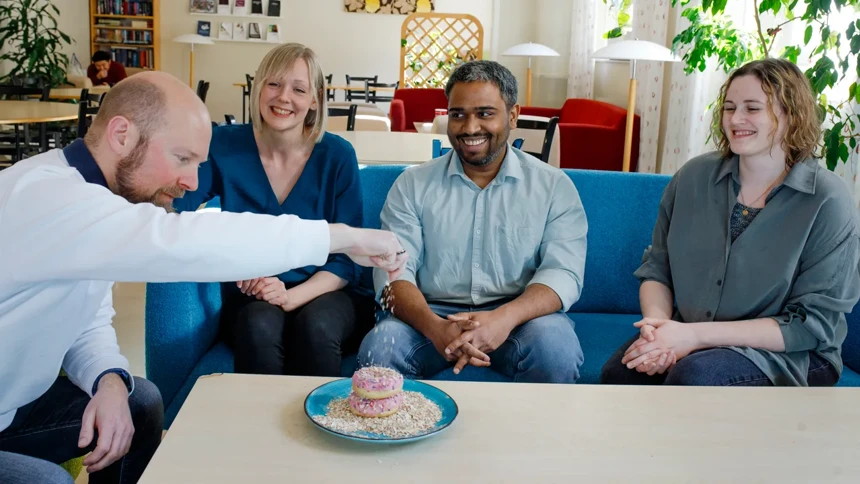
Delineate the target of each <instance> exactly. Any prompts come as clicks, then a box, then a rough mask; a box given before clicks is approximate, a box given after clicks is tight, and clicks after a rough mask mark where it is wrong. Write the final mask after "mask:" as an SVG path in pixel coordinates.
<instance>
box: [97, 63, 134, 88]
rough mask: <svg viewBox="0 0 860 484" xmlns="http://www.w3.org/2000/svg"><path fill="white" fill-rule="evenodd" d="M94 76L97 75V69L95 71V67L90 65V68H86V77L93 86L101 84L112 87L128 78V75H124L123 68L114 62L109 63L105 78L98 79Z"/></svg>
mask: <svg viewBox="0 0 860 484" xmlns="http://www.w3.org/2000/svg"><path fill="white" fill-rule="evenodd" d="M96 74H98V69H96V65H95V64H90V66H89V67H87V77H89V78H90V80H91V81H93V86H98V85H101V84H107V85H110V86H113V85H114V84H116V83H117V82H119V81H121V80H123V79H125V78H126V77H128V74H126V73H125V67H123V65H122V64H120V63H119V62H114V61H111V62H110V67H108V74H107V77H105V78H103V79H99V78H98V77H97V76H96Z"/></svg>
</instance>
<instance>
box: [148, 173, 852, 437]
mask: <svg viewBox="0 0 860 484" xmlns="http://www.w3.org/2000/svg"><path fill="white" fill-rule="evenodd" d="M403 169H404V167H402V166H370V167H366V168H364V169H362V170H361V184H362V192H363V196H364V212H365V219H364V224H365V226H366V227H376V228H378V227H379V225H380V222H379V213H380V211H381V210H382V205H383V203H384V202H385V198H386V196H387V194H388V190H389V188H390V187H391V185H392V184H393V183H394V180H395V179H396V178H397V176H398V175H400V173H401V172H402V171H403ZM565 172H566V173H567V174H568V176H570V178H571V179H572V180H573V182H574V184H575V185H576V187H577V189H578V190H579V194H580V197H581V199H582V203H583V205H584V207H585V212H586V215H587V217H588V225H589V228H588V254H587V258H586V264H585V283H584V289H583V292H582V296H581V298H580V300H579V301H578V302H577V303H576V304H575V305H574V306H573V308H571V310H570V312H569V315H570V318H571V319H572V320H573V321H574V322H575V323H574V325H575V329H576V332H577V334H578V336H579V340H580V342H581V344H582V349H583V351H584V353H585V363H584V364H583V367H582V369H581V376H580V379H579V382H580V383H598V381H599V376H600V369H601V367H602V366H603V364H604V362H605V361H606V360H607V359H608V358H609V356H611V354H612V353H613V352H614V351H615V350H616V349H617V348H618V347H619V346H620V345H621V344H622V343H623V342H624V341H625V340H626V339H628V338H630V337H631V336H632V335H633V334H634V333H635V329H634V328H633V326H632V325H633V323H634V322H635V321H637V320H638V319H639V318H640V315H639V298H638V287H639V284H638V281H637V280H636V279H635V278H634V277H633V271H634V270H636V268H637V267H638V266H639V264H640V263H641V259H642V252H643V250H644V249H645V247H646V246H647V245H648V244H649V243H650V241H651V231H652V229H653V227H654V222H655V220H656V216H657V207H658V205H659V203H660V198H661V196H662V193H663V189H664V188H665V186H666V184H667V183H668V181H669V177H668V176H662V175H647V174H638V173H632V174H631V173H618V172H608V171H588V170H565ZM365 275H366V276H368V277H369V274H365ZM368 280H369V279H368ZM858 307H860V305H858ZM220 308H221V293H220V288H219V285H218V284H214V283H208V284H198V283H171V284H148V285H147V291H146V370H147V377H148V378H149V379H150V380H151V381H152V382H154V383H155V384H156V385H158V387H159V389H160V390H161V394H162V396H163V397H164V405H165V409H166V415H165V425H166V426H169V425H170V423H171V422H172V421H173V419H174V418H175V416H176V413H177V412H178V411H179V407H180V406H181V405H182V402H183V401H185V398H186V397H187V396H188V393H189V392H190V391H191V387H192V386H193V385H194V382H195V381H196V380H197V378H198V377H199V376H201V375H206V374H210V373H219V372H232V371H233V355H232V352H231V351H230V349H229V348H228V347H227V346H226V345H225V344H224V343H223V342H222V341H218V318H219V313H220ZM858 321H860V310H858V309H856V308H855V310H854V312H853V313H852V314H851V315H849V328H850V329H849V332H848V339H847V340H846V342H845V345H844V346H843V357H844V361H845V366H846V368H845V372H844V374H843V376H842V379H841V380H840V382H839V384H840V385H850V386H860V374H858V373H857V372H858V371H860V335H858V332H857V331H855V330H854V329H855V328H856V327H857V325H858ZM354 368H355V358H354V356H350V357H348V358H344V364H343V375H344V376H349V375H351V374H352V372H353V371H354ZM434 379H460V380H489V381H504V380H505V378H504V377H503V376H502V375H500V374H498V373H495V372H493V371H491V370H488V369H478V368H474V367H467V369H466V371H464V372H462V373H461V374H460V375H458V376H455V375H454V374H453V372H451V371H450V370H449V371H445V372H442V373H440V374H438V375H436V376H435V377H434Z"/></svg>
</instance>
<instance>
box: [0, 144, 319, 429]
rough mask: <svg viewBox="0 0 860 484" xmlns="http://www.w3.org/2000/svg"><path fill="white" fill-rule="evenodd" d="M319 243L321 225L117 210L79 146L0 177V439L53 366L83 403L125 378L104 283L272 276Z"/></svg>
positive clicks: (315, 260) (142, 207) (117, 201)
mask: <svg viewBox="0 0 860 484" xmlns="http://www.w3.org/2000/svg"><path fill="white" fill-rule="evenodd" d="M329 237H330V236H329V228H328V224H327V223H326V222H325V221H309V220H302V219H299V218H297V217H295V216H288V215H285V216H280V217H273V216H269V215H255V214H249V213H242V214H237V213H194V212H190V213H182V214H174V213H167V212H166V211H165V210H164V209H162V208H159V207H156V206H155V205H152V204H149V203H140V204H132V203H129V202H128V201H126V200H125V199H124V198H122V197H119V196H116V195H114V194H113V193H111V192H110V190H108V189H107V188H106V183H104V176H103V175H102V174H101V171H100V170H99V169H98V165H96V163H95V160H94V159H93V158H92V155H91V154H90V153H89V151H88V150H87V149H86V146H85V145H84V144H83V142H82V141H80V140H78V141H76V142H75V143H73V144H72V145H70V146H69V147H67V148H65V149H64V150H53V151H50V152H47V153H44V154H41V155H39V156H35V157H33V158H30V159H28V160H25V161H22V162H19V163H16V164H15V165H13V166H12V167H11V168H8V169H6V170H4V171H2V172H0V431H2V430H4V429H6V428H7V427H8V426H9V424H10V423H11V422H12V420H13V418H14V416H15V412H16V410H17V409H18V408H20V407H22V406H24V405H26V404H28V403H30V402H32V401H34V400H35V399H37V398H38V397H40V396H41V395H43V394H44V393H45V392H46V391H47V390H48V388H49V387H50V386H51V384H53V382H54V381H55V380H56V379H57V375H58V373H59V370H60V368H61V367H62V368H63V369H64V370H65V371H66V373H67V374H68V375H69V378H70V379H71V381H72V382H74V383H75V384H76V385H77V386H79V387H80V388H81V389H82V390H83V391H85V392H86V393H87V394H90V395H92V390H93V385H94V383H95V381H96V378H97V377H98V376H99V375H100V374H101V373H102V372H104V371H106V370H109V369H115V368H118V369H123V370H126V371H128V361H127V360H126V359H125V358H124V357H123V356H122V355H121V354H120V352H119V346H118V345H117V341H116V334H115V333H114V330H113V327H112V326H111V320H112V318H113V315H114V310H113V305H112V301H111V286H112V284H113V281H123V282H125V281H129V282H144V281H149V282H175V281H195V282H217V281H234V280H243V279H250V278H254V277H261V276H267V275H271V274H280V273H282V272H286V271H288V270H290V269H293V268H295V267H303V266H307V265H322V264H325V263H326V260H327V258H328V253H329V244H330V238H329ZM140 324H143V321H141V322H140Z"/></svg>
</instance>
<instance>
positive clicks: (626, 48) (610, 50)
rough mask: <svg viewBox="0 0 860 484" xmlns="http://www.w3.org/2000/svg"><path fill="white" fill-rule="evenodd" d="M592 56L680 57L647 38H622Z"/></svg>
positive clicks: (671, 59)
mask: <svg viewBox="0 0 860 484" xmlns="http://www.w3.org/2000/svg"><path fill="white" fill-rule="evenodd" d="M592 57H594V58H597V59H617V60H641V61H662V62H679V61H680V60H681V59H679V58H678V57H677V56H676V55H675V54H673V53H672V51H671V50H669V49H667V48H666V47H663V46H662V45H660V44H655V43H654V42H649V41H647V40H622V41H619V42H613V43H611V44H609V45H607V46H606V47H603V48H602V49H598V50H597V51H596V52H595V53H594V54H592Z"/></svg>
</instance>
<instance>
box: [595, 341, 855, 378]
mask: <svg viewBox="0 0 860 484" xmlns="http://www.w3.org/2000/svg"><path fill="white" fill-rule="evenodd" d="M638 339H639V335H638V334H636V335H635V336H634V337H632V338H630V340H628V341H627V342H626V343H624V344H623V345H621V347H620V348H618V351H616V352H615V354H614V355H612V357H610V358H609V361H607V362H606V364H605V365H603V370H602V371H601V372H600V383H603V384H608V385H690V386H747V387H750V386H756V387H758V386H772V385H773V383H771V381H770V378H768V376H767V375H765V374H764V372H763V371H761V370H760V369H759V368H758V367H757V366H755V364H754V363H753V362H752V361H750V360H749V359H748V358H747V357H745V356H744V355H742V354H740V353H738V352H737V351H734V350H730V349H728V348H709V349H706V350H701V351H696V352H694V353H690V354H689V355H687V357H686V358H683V359H681V361H679V362H678V363H677V364H676V365H675V366H673V367H672V368H671V369H670V370H669V371H668V372H666V373H664V374H662V375H653V376H648V374H647V373H639V372H638V371H636V369H635V368H633V369H627V366H626V365H623V364H622V363H621V358H623V357H624V352H625V351H627V348H629V347H630V345H632V344H633V343H635V342H636V340H638ZM806 379H807V382H808V383H809V386H811V387H815V386H833V385H835V384H836V381H837V380H838V379H839V375H838V374H837V372H836V369H835V368H833V365H831V364H830V363H829V362H828V361H827V360H825V359H824V358H821V357H820V356H818V355H816V354H815V353H813V352H811V351H810V352H809V373H807V377H806Z"/></svg>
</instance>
